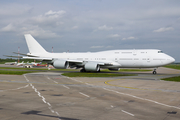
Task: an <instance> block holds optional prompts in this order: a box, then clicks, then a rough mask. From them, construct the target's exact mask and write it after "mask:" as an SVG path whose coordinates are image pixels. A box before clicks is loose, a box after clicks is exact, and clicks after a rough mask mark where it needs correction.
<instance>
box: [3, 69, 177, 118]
mask: <svg viewBox="0 0 180 120" xmlns="http://www.w3.org/2000/svg"><path fill="white" fill-rule="evenodd" d="M135 74H138V76H128V77H127V76H126V77H113V78H69V77H65V76H62V75H61V74H60V73H57V72H42V73H32V74H25V75H22V76H19V75H0V98H1V99H0V118H1V119H2V120H32V119H38V120H60V119H61V120H152V119H157V120H172V119H173V120H179V118H180V87H179V86H180V83H177V82H168V81H162V80H160V79H161V78H164V77H171V76H177V75H180V71H178V70H173V69H168V68H159V69H158V74H157V75H153V74H151V73H150V72H143V73H140V72H139V73H135Z"/></svg>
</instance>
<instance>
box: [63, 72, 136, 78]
mask: <svg viewBox="0 0 180 120" xmlns="http://www.w3.org/2000/svg"><path fill="white" fill-rule="evenodd" d="M62 75H64V76H68V77H119V76H133V75H134V74H117V73H93V72H85V73H81V72H75V73H63V74H62Z"/></svg>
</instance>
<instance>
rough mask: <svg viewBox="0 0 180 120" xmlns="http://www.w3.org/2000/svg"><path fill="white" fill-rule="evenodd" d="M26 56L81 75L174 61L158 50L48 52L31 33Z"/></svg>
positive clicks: (28, 35)
mask: <svg viewBox="0 0 180 120" xmlns="http://www.w3.org/2000/svg"><path fill="white" fill-rule="evenodd" d="M25 39H26V42H27V46H28V49H29V53H27V54H21V55H25V56H23V57H22V58H24V59H35V60H40V61H44V62H47V63H48V64H51V65H53V66H54V67H55V68H57V69H66V68H68V67H70V68H74V67H76V68H82V69H81V72H86V71H93V72H96V71H97V72H98V71H100V68H108V69H109V70H119V69H120V68H154V71H153V74H156V69H157V68H158V67H160V66H164V65H167V64H171V63H173V62H174V61H175V59H174V58H173V57H171V56H169V55H167V54H165V53H163V52H162V51H161V50H157V49H132V50H109V51H101V52H85V53H69V52H68V53H50V52H47V51H46V50H45V49H44V48H43V47H42V46H41V45H40V44H39V43H38V42H37V41H36V40H35V39H34V38H33V37H32V36H31V35H30V34H25Z"/></svg>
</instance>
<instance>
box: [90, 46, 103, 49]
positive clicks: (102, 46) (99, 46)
mask: <svg viewBox="0 0 180 120" xmlns="http://www.w3.org/2000/svg"><path fill="white" fill-rule="evenodd" d="M103 47H104V46H91V47H90V48H93V49H94V48H103Z"/></svg>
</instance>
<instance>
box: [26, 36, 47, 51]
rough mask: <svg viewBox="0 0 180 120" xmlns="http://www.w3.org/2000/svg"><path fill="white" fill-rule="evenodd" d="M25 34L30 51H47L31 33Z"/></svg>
mask: <svg viewBox="0 0 180 120" xmlns="http://www.w3.org/2000/svg"><path fill="white" fill-rule="evenodd" d="M24 36H25V39H26V43H27V46H28V49H29V52H30V53H47V51H46V50H45V49H44V48H43V47H42V46H41V45H40V44H39V43H38V42H37V41H36V40H35V39H34V38H33V37H32V36H31V35H30V34H25V35H24Z"/></svg>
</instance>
